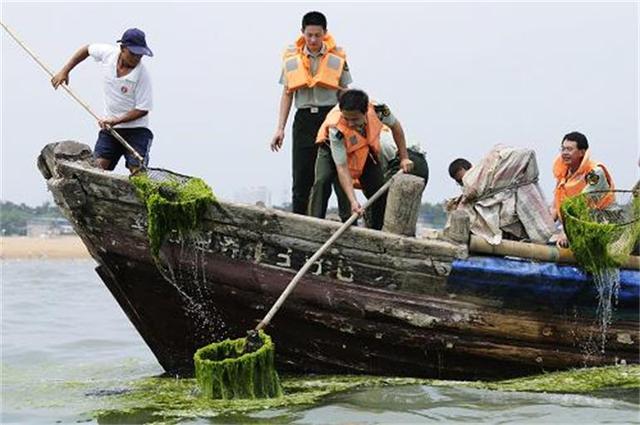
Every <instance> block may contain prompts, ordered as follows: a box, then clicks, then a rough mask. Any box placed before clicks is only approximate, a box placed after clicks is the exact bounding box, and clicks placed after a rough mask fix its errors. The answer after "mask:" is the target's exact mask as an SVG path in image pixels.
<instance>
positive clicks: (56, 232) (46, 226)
mask: <svg viewBox="0 0 640 425" xmlns="http://www.w3.org/2000/svg"><path fill="white" fill-rule="evenodd" d="M74 234H75V232H74V231H73V226H71V223H69V221H68V220H67V219H66V218H34V219H31V220H28V221H27V236H30V237H37V238H39V237H42V236H61V235H74Z"/></svg>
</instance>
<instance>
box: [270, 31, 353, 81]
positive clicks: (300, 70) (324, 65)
mask: <svg viewBox="0 0 640 425" xmlns="http://www.w3.org/2000/svg"><path fill="white" fill-rule="evenodd" d="M323 42H324V45H325V48H326V53H325V54H324V55H322V58H321V59H320V63H319V64H318V69H317V71H316V74H315V75H311V60H310V59H309V57H308V56H307V55H306V54H305V53H304V46H305V41H304V37H303V36H300V37H299V38H298V39H297V40H296V43H295V44H294V45H292V46H289V48H287V50H285V52H284V54H283V57H282V70H283V72H284V76H285V80H286V82H287V92H289V93H291V92H294V91H296V90H298V89H301V88H303V87H308V88H311V87H315V86H316V85H318V86H321V87H326V88H331V89H336V90H337V89H341V88H342V87H340V76H341V75H342V71H343V70H344V66H345V63H346V61H347V56H346V54H345V52H344V51H343V50H342V49H341V48H340V47H337V46H336V42H335V40H334V39H333V36H331V35H330V34H326V35H325V37H324V40H323Z"/></svg>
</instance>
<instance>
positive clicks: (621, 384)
mask: <svg viewBox="0 0 640 425" xmlns="http://www.w3.org/2000/svg"><path fill="white" fill-rule="evenodd" d="M473 386H474V387H476V388H485V389H490V390H499V391H524V392H549V393H571V394H584V393H594V392H596V391H599V390H602V389H607V388H617V389H635V390H640V366H639V365H633V366H623V365H620V366H604V367H594V368H585V369H573V370H569V371H563V372H553V373H546V374H543V375H536V376H530V377H525V378H516V379H509V380H506V381H499V382H479V383H474V384H473Z"/></svg>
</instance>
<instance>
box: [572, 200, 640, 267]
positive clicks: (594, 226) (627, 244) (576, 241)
mask: <svg viewBox="0 0 640 425" xmlns="http://www.w3.org/2000/svg"><path fill="white" fill-rule="evenodd" d="M624 194H627V195H629V194H630V193H629V192H623V191H616V197H621V196H622V195H624ZM590 199H591V198H590V197H589V196H588V194H581V195H578V196H574V197H570V198H567V199H566V200H565V201H564V202H563V203H562V206H561V213H562V221H563V225H564V230H565V233H566V234H567V238H568V239H569V242H570V246H571V250H572V251H573V254H574V255H575V257H576V260H577V261H578V263H579V264H580V265H581V266H582V267H583V268H584V269H585V270H586V271H587V272H589V273H599V272H601V271H603V270H605V269H609V268H617V267H620V266H621V265H622V264H624V262H625V261H626V259H627V258H628V257H629V254H630V253H631V251H632V249H633V247H634V245H635V244H636V243H637V241H638V237H639V236H640V197H638V196H631V200H630V201H629V202H627V203H626V204H625V205H623V206H622V207H618V206H616V207H614V208H612V209H610V210H598V209H595V208H592V206H591V204H592V202H590Z"/></svg>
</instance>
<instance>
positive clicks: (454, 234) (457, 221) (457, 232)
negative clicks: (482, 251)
mask: <svg viewBox="0 0 640 425" xmlns="http://www.w3.org/2000/svg"><path fill="white" fill-rule="evenodd" d="M449 214H450V215H449V223H448V226H447V227H446V228H445V229H444V231H443V233H442V236H444V237H445V238H447V239H450V240H452V241H455V242H458V243H463V244H465V245H466V244H468V243H469V235H470V234H471V220H470V219H469V215H468V214H467V213H466V212H464V211H461V210H454V211H451V212H450V213H449Z"/></svg>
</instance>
